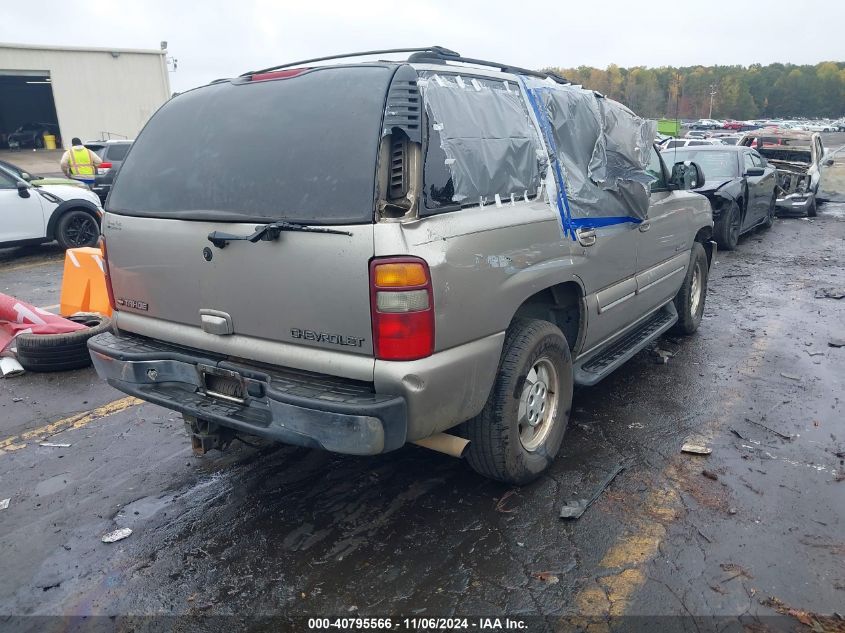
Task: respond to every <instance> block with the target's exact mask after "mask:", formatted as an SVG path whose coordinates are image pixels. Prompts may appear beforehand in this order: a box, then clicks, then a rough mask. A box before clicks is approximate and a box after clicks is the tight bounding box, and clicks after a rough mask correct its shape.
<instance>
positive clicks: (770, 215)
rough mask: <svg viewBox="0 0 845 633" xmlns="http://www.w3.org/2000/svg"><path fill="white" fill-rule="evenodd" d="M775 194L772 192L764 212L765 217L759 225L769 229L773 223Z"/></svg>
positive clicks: (775, 202)
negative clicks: (767, 208) (766, 209)
mask: <svg viewBox="0 0 845 633" xmlns="http://www.w3.org/2000/svg"><path fill="white" fill-rule="evenodd" d="M777 199H778V198H777V194H775V193H773V194H772V201H771V203H770V204H769V210H768V211H767V212H766V219H765V220H763V223H762V224H761V225H760V226H762V227H763V228H764V229H770V228H772V227H773V226H774V225H775V205H776V204H777Z"/></svg>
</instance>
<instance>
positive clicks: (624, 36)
mask: <svg viewBox="0 0 845 633" xmlns="http://www.w3.org/2000/svg"><path fill="white" fill-rule="evenodd" d="M0 14H2V20H0V41H2V42H14V43H27V44H53V45H73V46H104V47H116V48H117V47H121V48H158V47H159V43H160V42H161V41H162V40H166V41H167V42H168V48H169V52H170V55H171V56H173V57H175V58H177V59H178V62H179V63H178V69H177V70H176V72H173V73H171V75H170V79H171V86H172V88H173V90H176V91H182V90H186V89H188V88H192V87H194V86H197V85H200V84H203V83H207V82H208V81H210V80H212V79H216V78H219V77H230V76H233V75H238V74H240V73H243V72H246V71H247V70H252V69H257V68H262V67H266V66H272V65H274V64H279V63H283V62H286V61H296V60H298V59H306V58H308V57H317V56H321V55H327V54H333V53H338V52H349V51H360V50H367V49H376V48H399V47H410V46H427V45H431V44H440V45H442V46H446V47H447V48H451V49H453V50H457V51H458V52H460V53H461V54H463V55H466V56H467V57H477V58H482V59H491V60H495V61H502V62H507V63H510V64H514V65H517V66H524V67H529V68H539V67H543V66H562V67H573V66H579V65H582V64H583V65H589V66H597V67H601V68H603V67H605V66H607V65H608V64H610V63H616V64H618V65H620V66H638V65H640V66H666V65H673V66H686V65H694V64H703V65H711V64H744V65H747V64H752V63H755V62H759V63H763V64H767V63H771V62H792V63H796V64H815V63H817V62H820V61H827V60H832V61H840V60H843V59H845V1H843V0H764V1H759V2H749V1H747V0H746V1H743V0H707V1H698V2H690V1H684V2H680V1H677V2H655V1H651V2H636V1H633V0H629V1H627V2H625V1H618V0H598V1H594V2H580V1H579V2H577V3H575V2H571V1H567V0H558V1H556V2H525V1H524V0H509V1H502V0H423V1H418V2H413V1H408V0H406V1H405V2H402V1H401V0H400V1H393V2H386V1H381V2H379V1H377V0H352V1H350V2H338V1H334V0H310V1H309V0H304V1H303V0H298V1H297V2H282V1H277V2H273V1H271V0H237V1H235V2H233V1H231V0H228V1H222V0H194V1H192V2H178V1H177V0H170V1H165V0H144V1H143V2H123V1H121V0H101V1H97V2H73V1H71V2H68V1H67V0H63V1H62V2H57V1H53V0H41V1H40V2H37V3H27V2H13V1H12V0H4V1H3V8H2V10H0Z"/></svg>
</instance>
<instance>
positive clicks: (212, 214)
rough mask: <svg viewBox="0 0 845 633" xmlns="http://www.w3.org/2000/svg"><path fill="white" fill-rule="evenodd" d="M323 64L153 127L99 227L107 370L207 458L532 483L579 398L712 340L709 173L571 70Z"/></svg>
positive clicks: (102, 366)
mask: <svg viewBox="0 0 845 633" xmlns="http://www.w3.org/2000/svg"><path fill="white" fill-rule="evenodd" d="M325 62H326V60H325V59H323V60H312V61H310V62H300V63H297V64H292V65H286V66H282V67H275V68H270V69H266V70H263V71H256V72H252V73H247V74H245V75H243V76H241V77H238V78H235V79H230V80H222V81H218V82H215V83H213V84H211V85H209V86H205V87H202V88H198V89H195V90H192V91H189V92H186V93H184V94H181V95H179V96H178V97H176V98H174V99H172V100H170V101H169V102H168V103H167V104H165V105H164V106H163V107H162V108H161V109H160V110H159V112H158V113H157V114H155V115H154V116H153V118H152V119H151V120H150V122H149V123H148V124H147V126H146V128H145V129H144V130H143V131H142V133H141V134H140V136H139V137H138V139H137V141H136V142H135V144H134V145H133V147H132V149H131V150H130V151H129V154H128V156H127V157H126V161H125V162H124V163H123V166H122V169H121V171H120V173H119V174H118V176H117V178H116V180H115V184H114V188H113V189H112V192H111V195H110V197H109V200H108V204H107V213H106V217H105V219H104V222H103V236H104V243H105V248H106V260H107V262H108V272H107V274H108V276H109V282H110V288H111V292H112V294H113V301H114V304H115V309H116V310H115V318H114V320H115V323H116V330H117V331H116V333H115V334H113V335H112V334H107V335H103V336H98V337H95V338H93V339H91V342H90V344H89V347H90V350H91V354H92V357H93V360H94V364H95V366H96V368H97V371H98V372H99V374H100V375H101V376H102V377H103V378H105V379H106V380H108V382H109V383H110V384H111V385H113V386H114V387H116V388H118V389H120V390H122V391H125V392H126V393H130V394H134V395H136V396H138V397H140V398H143V399H145V400H148V401H150V402H154V403H157V404H160V405H162V406H165V407H169V408H171V409H173V410H176V411H180V412H182V413H183V415H184V417H185V420H186V423H187V426H188V430H189V433H190V435H191V438H192V442H193V446H194V448H195V450H197V451H198V452H200V453H202V452H205V451H207V450H210V449H212V448H223V447H225V446H226V444H227V443H228V442H229V441H231V439H232V438H233V437H234V435H235V434H239V433H243V434H251V435H257V436H262V437H265V438H271V439H274V440H278V441H281V442H287V443H290V444H296V445H301V446H307V447H315V448H322V449H326V450H330V451H336V452H339V453H347V454H355V455H374V454H378V453H383V452H387V451H392V450H395V449H398V448H400V447H402V446H403V445H404V444H406V443H408V442H419V443H422V444H424V445H427V446H429V447H432V448H439V449H441V450H444V451H447V452H451V453H453V454H462V453H463V454H464V455H465V456H466V458H467V460H468V462H469V464H470V465H471V466H472V468H474V469H475V470H476V471H477V472H479V473H481V474H483V475H486V476H488V477H492V478H495V479H498V480H501V481H507V482H513V483H526V482H528V481H530V480H532V479H534V478H535V477H537V476H538V475H539V474H540V473H542V472H543V471H544V470H545V469H546V468H547V467H548V466H549V465H550V464H551V463H552V461H553V460H554V458H555V455H556V454H557V453H558V450H559V448H560V446H561V442H562V440H563V436H564V432H565V430H566V426H567V423H568V420H569V417H570V408H571V403H572V392H573V387H574V385H576V384H580V385H592V384H595V383H596V382H598V381H599V380H600V379H602V378H603V377H605V376H606V375H608V374H609V373H610V372H612V371H613V370H615V369H617V368H618V367H620V366H621V365H622V364H623V363H625V361H627V360H628V359H630V358H631V357H632V356H633V355H634V354H636V353H637V352H638V351H639V350H641V349H643V348H644V347H645V346H646V345H648V344H649V342H651V341H652V340H653V339H655V338H656V337H657V336H659V335H661V334H662V333H663V332H665V331H667V330H669V329H670V328H673V327H674V328H675V329H676V330H677V331H679V332H682V333H687V334H688V333H692V332H694V331H695V330H696V329H697V327H698V325H699V322H700V320H701V316H702V311H703V309H704V301H705V295H706V287H707V278H708V271H709V266H710V263H711V262H712V260H713V256H714V244H713V243H712V242H711V241H710V238H711V234H712V227H713V221H712V216H711V209H710V205H709V203H708V201H707V199H706V198H704V197H703V196H700V195H698V194H695V193H691V192H689V191H687V189H690V188H693V187H697V186H700V185H701V184H703V176H702V174H701V172H700V170H699V169H698V167H697V166H696V165H694V164H688V163H687V164H678V165H675V166H672V167H671V169H669V168H667V166H666V165H665V164H664V163H663V160H662V158H661V157H660V154H659V153H658V152H657V151H656V149H655V148H654V146H653V145H651V140H652V139H653V138H654V135H653V134H654V131H653V128H649V123H648V122H645V121H644V120H642V119H640V118H639V117H636V115H634V114H633V113H632V112H630V111H629V110H627V108H624V106H621V105H619V104H616V103H615V102H612V101H610V100H609V99H604V97H602V96H601V95H598V94H597V93H592V92H590V91H585V90H582V89H580V88H578V87H575V86H571V85H569V84H568V83H566V82H565V80H563V79H561V78H559V77H555V76H547V75H545V74H543V73H537V72H533V71H527V70H522V69H514V68H511V67H506V66H504V65H501V64H493V63H489V62H481V61H479V60H467V59H465V58H462V57H460V56H458V55H457V54H456V53H452V52H451V51H448V50H446V49H442V48H437V47H434V48H431V49H422V50H418V51H416V52H413V54H412V55H410V56H409V57H408V58H407V59H405V60H402V61H395V62H393V61H366V62H358V63H350V62H346V63H338V64H335V65H327V64H326V63H325ZM468 63H471V65H468ZM573 123H577V125H573ZM652 125H653V124H652ZM649 134H650V136H649ZM184 138H191V139H192V142H190V143H185V142H184V140H183V139H184ZM447 432H448V433H447ZM467 442H468V445H467Z"/></svg>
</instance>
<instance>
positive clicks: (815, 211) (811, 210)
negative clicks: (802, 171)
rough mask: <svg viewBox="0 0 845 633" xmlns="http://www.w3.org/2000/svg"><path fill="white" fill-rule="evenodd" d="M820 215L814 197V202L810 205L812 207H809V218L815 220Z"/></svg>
mask: <svg viewBox="0 0 845 633" xmlns="http://www.w3.org/2000/svg"><path fill="white" fill-rule="evenodd" d="M817 214H818V209H817V208H816V197H815V196H813V201H812V202H811V203H810V206H809V207H807V217H808V218H814V217H816V215H817Z"/></svg>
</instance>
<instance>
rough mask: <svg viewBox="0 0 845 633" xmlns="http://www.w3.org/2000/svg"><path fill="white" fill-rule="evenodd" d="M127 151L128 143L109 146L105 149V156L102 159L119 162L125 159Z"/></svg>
mask: <svg viewBox="0 0 845 633" xmlns="http://www.w3.org/2000/svg"><path fill="white" fill-rule="evenodd" d="M128 151H129V143H118V144H116V145H109V146H108V148H107V149H106V155H105V157H103V158H104V159H105V160H109V161H115V160H117V161H120V160H123V159H125V158H126V152H128Z"/></svg>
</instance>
